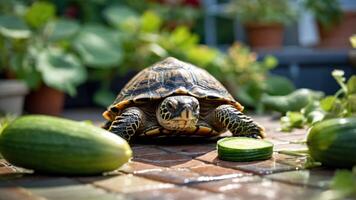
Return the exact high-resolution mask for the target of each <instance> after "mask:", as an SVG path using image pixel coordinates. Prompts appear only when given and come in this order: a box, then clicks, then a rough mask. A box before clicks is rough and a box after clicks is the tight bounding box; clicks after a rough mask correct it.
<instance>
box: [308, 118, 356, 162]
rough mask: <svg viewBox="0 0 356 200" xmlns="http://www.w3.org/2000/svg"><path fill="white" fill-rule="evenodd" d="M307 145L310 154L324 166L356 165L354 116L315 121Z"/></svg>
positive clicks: (355, 123) (355, 122)
mask: <svg viewBox="0 0 356 200" xmlns="http://www.w3.org/2000/svg"><path fill="white" fill-rule="evenodd" d="M307 145H308V148H309V153H310V155H311V156H312V157H313V158H314V159H315V160H316V161H320V162H321V163H322V164H323V165H324V166H329V167H341V168H350V167H352V166H354V165H356V156H355V155H356V117H353V118H337V119H329V120H325V121H322V122H319V123H316V124H315V125H314V126H313V127H312V128H311V129H310V131H309V134H308V137H307Z"/></svg>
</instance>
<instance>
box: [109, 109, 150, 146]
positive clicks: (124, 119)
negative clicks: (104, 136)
mask: <svg viewBox="0 0 356 200" xmlns="http://www.w3.org/2000/svg"><path fill="white" fill-rule="evenodd" d="M143 116H144V114H143V112H142V111H141V110H140V109H139V108H137V107H131V108H127V109H125V110H124V112H123V113H122V114H121V115H119V116H117V117H116V118H115V120H114V121H113V122H112V123H111V125H110V127H109V131H110V132H113V133H115V134H117V135H119V136H120V137H122V138H124V139H126V140H127V141H130V139H131V137H132V136H133V135H135V133H136V130H137V129H138V128H139V127H140V126H141V125H142V121H143Z"/></svg>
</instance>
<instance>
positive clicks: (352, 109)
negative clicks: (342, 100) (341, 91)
mask: <svg viewBox="0 0 356 200" xmlns="http://www.w3.org/2000/svg"><path fill="white" fill-rule="evenodd" d="M346 102H347V112H348V113H347V114H348V115H355V114H356V94H351V95H349V96H347V100H346Z"/></svg>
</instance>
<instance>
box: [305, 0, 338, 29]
mask: <svg viewBox="0 0 356 200" xmlns="http://www.w3.org/2000/svg"><path fill="white" fill-rule="evenodd" d="M304 3H305V7H306V8H307V9H309V10H311V11H312V12H313V13H314V15H315V17H316V19H317V20H318V21H319V22H320V23H321V25H322V26H324V27H326V28H331V27H332V26H333V25H335V24H337V23H339V22H340V21H341V18H342V11H341V7H340V3H339V0H305V1H304Z"/></svg>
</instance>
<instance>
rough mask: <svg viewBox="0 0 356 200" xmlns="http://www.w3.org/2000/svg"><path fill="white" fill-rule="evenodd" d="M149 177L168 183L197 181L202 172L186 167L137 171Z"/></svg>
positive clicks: (140, 174)
mask: <svg viewBox="0 0 356 200" xmlns="http://www.w3.org/2000/svg"><path fill="white" fill-rule="evenodd" d="M136 175H137V176H142V177H145V178H148V179H152V180H157V181H161V182H166V183H174V184H186V183H191V182H196V181H198V180H199V178H200V177H201V176H200V174H198V173H196V172H192V171H190V170H189V169H186V168H179V169H169V168H167V169H162V170H151V171H143V172H138V173H136Z"/></svg>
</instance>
